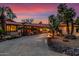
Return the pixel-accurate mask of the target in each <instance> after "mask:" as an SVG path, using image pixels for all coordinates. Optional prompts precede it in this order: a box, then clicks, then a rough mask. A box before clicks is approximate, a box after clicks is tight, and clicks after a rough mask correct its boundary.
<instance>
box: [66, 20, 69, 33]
mask: <svg viewBox="0 0 79 59" xmlns="http://www.w3.org/2000/svg"><path fill="white" fill-rule="evenodd" d="M66 26H67V27H66V30H67V34H70V30H69V23H68V21H66Z"/></svg>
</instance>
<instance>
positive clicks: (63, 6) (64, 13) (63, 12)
mask: <svg viewBox="0 0 79 59" xmlns="http://www.w3.org/2000/svg"><path fill="white" fill-rule="evenodd" d="M67 11H68V9H67V6H66V4H60V5H59V6H58V14H59V15H60V16H61V17H62V19H63V21H64V22H65V23H66V26H67V27H66V29H67V34H69V32H70V31H69V23H68V22H69V21H68V20H69V19H67V13H68V12H67Z"/></svg>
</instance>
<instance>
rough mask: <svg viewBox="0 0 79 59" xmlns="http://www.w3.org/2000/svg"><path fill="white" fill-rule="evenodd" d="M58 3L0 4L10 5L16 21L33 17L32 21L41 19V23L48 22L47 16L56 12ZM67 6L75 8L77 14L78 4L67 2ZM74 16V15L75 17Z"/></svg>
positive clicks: (35, 21)
mask: <svg viewBox="0 0 79 59" xmlns="http://www.w3.org/2000/svg"><path fill="white" fill-rule="evenodd" d="M58 5H59V3H50V4H49V3H23V4H22V3H18V4H16V3H11V4H10V3H2V4H0V6H4V7H7V6H8V7H10V8H11V9H12V11H13V12H14V13H15V15H16V16H17V18H15V19H14V20H15V21H16V22H21V20H22V19H27V18H33V19H34V23H39V22H40V21H42V22H43V23H45V24H47V23H48V16H50V15H52V14H53V15H56V14H57V6H58ZM67 5H68V7H72V8H74V9H75V11H76V14H77V16H79V14H78V12H79V11H78V10H79V8H78V7H79V4H72V3H69V4H67ZM77 16H76V17H77Z"/></svg>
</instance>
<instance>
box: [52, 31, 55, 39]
mask: <svg viewBox="0 0 79 59" xmlns="http://www.w3.org/2000/svg"><path fill="white" fill-rule="evenodd" d="M52 34H53V36H52V38H54V36H55V32H54V30H52Z"/></svg>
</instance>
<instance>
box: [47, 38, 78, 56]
mask: <svg viewBox="0 0 79 59" xmlns="http://www.w3.org/2000/svg"><path fill="white" fill-rule="evenodd" d="M47 44H48V47H49V48H50V49H51V50H53V51H55V52H59V53H64V54H67V55H70V56H79V48H78V47H70V46H68V45H66V44H64V43H61V42H59V41H55V40H53V41H51V39H50V40H49V39H48V40H47Z"/></svg>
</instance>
